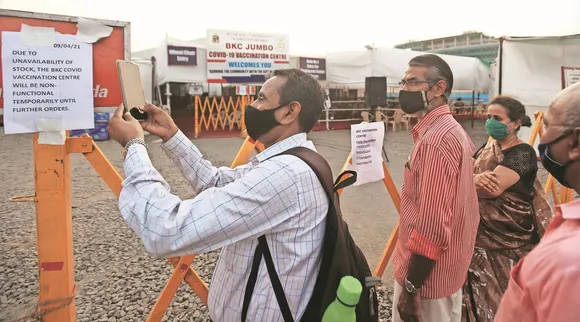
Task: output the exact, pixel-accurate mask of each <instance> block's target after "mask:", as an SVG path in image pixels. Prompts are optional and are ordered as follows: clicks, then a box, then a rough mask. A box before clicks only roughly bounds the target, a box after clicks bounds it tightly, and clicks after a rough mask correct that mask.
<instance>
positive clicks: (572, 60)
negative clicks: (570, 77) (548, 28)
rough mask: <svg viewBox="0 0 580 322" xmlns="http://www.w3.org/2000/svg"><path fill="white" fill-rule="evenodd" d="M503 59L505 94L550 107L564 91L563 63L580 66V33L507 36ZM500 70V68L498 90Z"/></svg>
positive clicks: (531, 104) (495, 85)
mask: <svg viewBox="0 0 580 322" xmlns="http://www.w3.org/2000/svg"><path fill="white" fill-rule="evenodd" d="M499 59H500V60H501V68H502V71H501V77H502V94H508V95H513V96H515V97H517V98H518V99H519V100H521V101H522V103H524V105H529V106H537V107H543V108H547V107H548V106H549V105H550V102H551V101H552V99H553V98H554V96H555V95H556V94H557V93H558V92H559V91H561V90H562V66H565V67H580V35H569V36H562V37H504V40H503V43H502V54H501V57H500V58H499ZM498 67H499V66H498ZM499 73H500V72H499V68H496V69H495V70H494V75H493V76H494V92H495V93H497V92H498V90H499V77H500V74H499Z"/></svg>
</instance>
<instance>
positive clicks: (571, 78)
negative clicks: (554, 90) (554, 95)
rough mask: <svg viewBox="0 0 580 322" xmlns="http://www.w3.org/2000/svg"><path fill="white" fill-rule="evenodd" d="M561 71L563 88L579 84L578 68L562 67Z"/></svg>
mask: <svg viewBox="0 0 580 322" xmlns="http://www.w3.org/2000/svg"><path fill="white" fill-rule="evenodd" d="M562 71H563V72H564V75H562V76H563V77H564V88H566V87H568V86H571V85H574V84H576V83H580V67H578V68H572V67H564V68H563V69H562Z"/></svg>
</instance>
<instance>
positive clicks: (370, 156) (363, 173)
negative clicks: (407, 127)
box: [350, 122, 385, 186]
mask: <svg viewBox="0 0 580 322" xmlns="http://www.w3.org/2000/svg"><path fill="white" fill-rule="evenodd" d="M350 131H351V137H350V140H351V149H352V169H353V170H354V171H355V172H356V173H357V179H356V183H355V185H356V186H360V185H363V184H365V183H369V182H373V181H377V180H381V179H383V178H384V177H385V172H384V171H383V157H382V156H381V151H382V148H383V138H384V135H385V123H383V122H373V123H361V124H354V125H351V126H350Z"/></svg>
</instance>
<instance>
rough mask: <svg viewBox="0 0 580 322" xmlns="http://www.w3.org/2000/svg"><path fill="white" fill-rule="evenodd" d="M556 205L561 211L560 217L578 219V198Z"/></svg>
mask: <svg viewBox="0 0 580 322" xmlns="http://www.w3.org/2000/svg"><path fill="white" fill-rule="evenodd" d="M556 207H557V208H559V210H560V212H561V213H562V218H564V219H571V220H578V219H580V199H577V200H574V201H571V202H568V203H565V204H560V205H558V206H556Z"/></svg>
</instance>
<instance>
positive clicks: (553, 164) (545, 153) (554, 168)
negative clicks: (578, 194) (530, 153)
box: [538, 134, 572, 188]
mask: <svg viewBox="0 0 580 322" xmlns="http://www.w3.org/2000/svg"><path fill="white" fill-rule="evenodd" d="M568 135H570V134H564V135H562V136H560V137H559V138H557V139H555V140H554V141H552V142H549V143H544V144H538V151H539V152H540V160H542V165H543V166H544V169H546V171H548V173H550V174H551V175H552V177H554V179H556V180H558V182H560V184H562V185H563V186H564V187H567V188H572V186H571V185H570V184H569V183H568V182H567V181H566V168H568V166H569V165H570V163H571V162H572V161H568V162H566V163H565V164H561V163H559V162H558V161H556V160H554V159H553V158H552V157H550V145H552V144H555V143H557V142H559V141H560V140H562V139H563V138H565V137H567V136H568Z"/></svg>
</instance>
